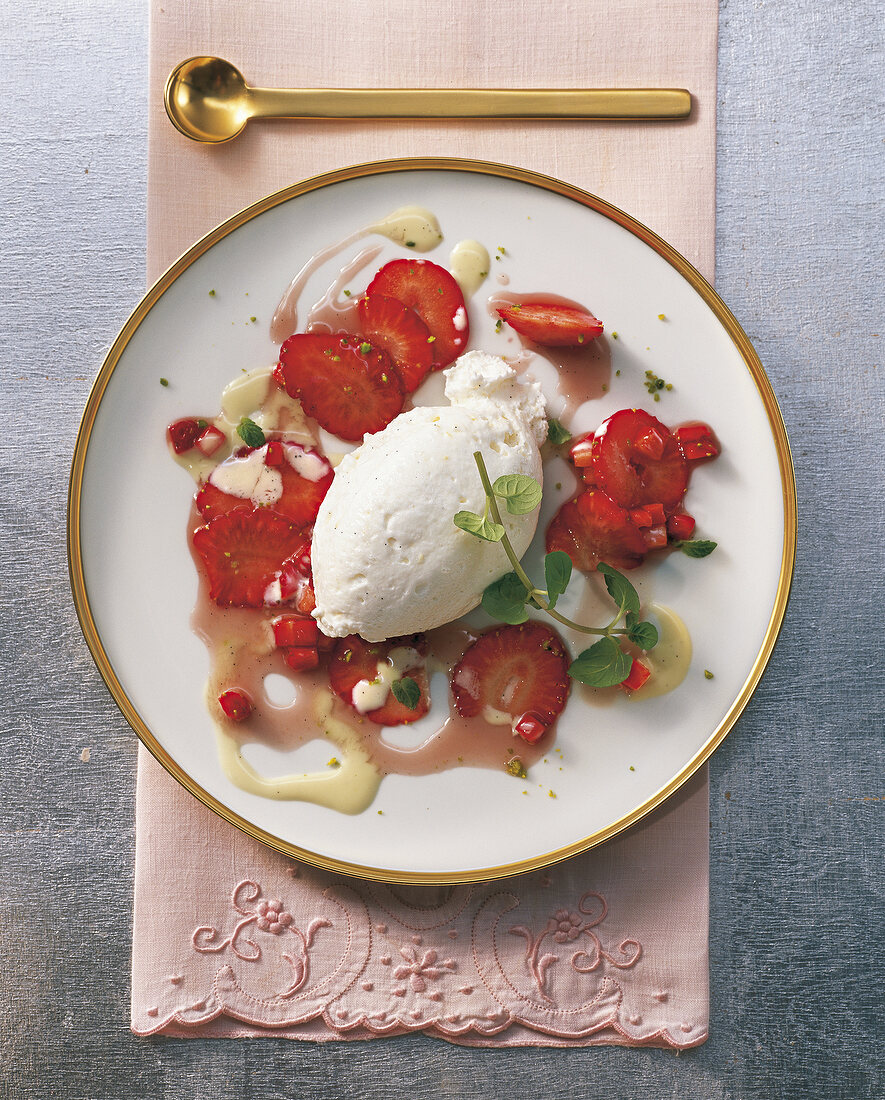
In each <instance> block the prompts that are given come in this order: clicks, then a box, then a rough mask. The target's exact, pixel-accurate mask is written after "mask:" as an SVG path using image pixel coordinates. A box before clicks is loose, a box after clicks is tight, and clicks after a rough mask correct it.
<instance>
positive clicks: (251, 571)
mask: <svg viewBox="0 0 885 1100" xmlns="http://www.w3.org/2000/svg"><path fill="white" fill-rule="evenodd" d="M193 538H194V548H195V549H196V551H197V553H198V554H199V555H200V557H201V558H202V559H203V564H204V565H205V567H206V575H207V577H208V579H209V596H210V597H211V599H213V600H214V601H215V602H216V603H217V604H218V605H219V607H263V606H264V604H265V593H266V591H267V589H268V587H269V586H270V585H271V584H272V583H273V582H274V581H277V580H278V579H279V577H280V574H281V571H282V570H283V569H284V567H285V565H286V560H287V559H288V558H290V557H291V555H293V554H295V553H296V552H297V551H298V550H299V549H300V548H301V546H302V545H303V541H304V540H303V537H302V534H301V532H300V531H299V529H298V526H297V525H296V524H294V523H292V521H291V520H288V519H285V518H284V517H283V516H281V515H278V514H277V513H276V512H272V511H271V510H270V509H269V508H255V509H254V510H253V511H251V512H247V511H233V512H227V513H226V514H224V515H221V516H216V517H215V518H214V519H211V520H210V521H209V522H208V523H207V524H206V526H205V527H199V528H197V530H196V531H194V536H193Z"/></svg>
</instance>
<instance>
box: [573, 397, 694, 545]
mask: <svg viewBox="0 0 885 1100" xmlns="http://www.w3.org/2000/svg"><path fill="white" fill-rule="evenodd" d="M593 476H594V478H595V481H596V484H597V485H598V486H599V488H600V489H602V491H603V492H604V493H607V494H608V496H610V497H611V498H612V500H613V501H614V502H615V503H616V504H619V505H620V506H621V507H622V508H642V507H643V506H645V505H646V504H651V503H660V504H663V506H664V508H665V509H667V510H668V511H669V510H671V509H672V508H674V507H675V506H676V505H677V504H678V503H679V501H680V500H681V499H682V497H683V495H684V493H685V490H686V488H687V486H688V466H687V465H686V462H685V459H684V458H683V456H682V450H681V448H680V446H679V441H678V439H677V438H676V437H675V436H674V435H673V434H672V432H670V430H669V429H668V428H667V427H666V426H665V425H664V424H662V423H661V422H660V420H657V419H656V418H655V417H653V416H652V415H651V414H650V413H647V412H644V411H643V410H642V409H621V411H620V412H616V413H614V414H613V415H612V416H610V417H609V418H608V419H607V420H606V421H604V422H603V424H602V425H601V426H600V427H599V429H598V430H597V432H596V435H595V437H594V441H593ZM610 564H611V563H610Z"/></svg>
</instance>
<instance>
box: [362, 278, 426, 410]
mask: <svg viewBox="0 0 885 1100" xmlns="http://www.w3.org/2000/svg"><path fill="white" fill-rule="evenodd" d="M359 316H360V332H361V333H362V334H363V336H365V338H366V339H367V340H368V341H369V342H370V343H372V344H377V345H378V347H380V348H383V349H384V351H386V352H387V354H388V355H389V356H390V358H391V359H392V360H393V365H394V367H395V368H396V372H397V374H398V375H399V377H400V381H401V382H402V384H403V389H404V390H405V391H406V393H414V391H415V390H416V389H417V388H418V386H420V385H421V383H422V382H423V380H424V378H425V376H426V374H427V373H428V371H429V370H430V368H431V367H432V366H433V344H434V342H435V341H431V339H430V329H429V328H428V327H427V325H425V324H424V322H423V321H422V320H421V318H420V317H419V316H418V314H417V313H416V312H415V311H414V309H410V308H409V307H408V306H407V305H404V304H403V303H402V302H400V301H397V299H396V298H387V297H386V296H385V295H383V294H367V295H365V296H364V297H363V298H361V299H360V303H359Z"/></svg>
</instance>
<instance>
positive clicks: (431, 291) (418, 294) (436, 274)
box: [366, 259, 470, 369]
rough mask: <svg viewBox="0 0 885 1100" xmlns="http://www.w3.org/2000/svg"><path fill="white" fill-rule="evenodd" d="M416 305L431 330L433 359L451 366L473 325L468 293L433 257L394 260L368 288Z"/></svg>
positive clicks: (368, 292)
mask: <svg viewBox="0 0 885 1100" xmlns="http://www.w3.org/2000/svg"><path fill="white" fill-rule="evenodd" d="M366 294H367V295H368V296H372V295H375V294H383V295H384V296H385V297H387V298H396V300H397V301H398V302H402V303H403V305H405V306H408V307H409V308H410V309H413V310H414V311H415V312H416V313H417V314H418V316H419V317H420V318H421V320H422V321H423V322H424V324H425V325H426V326H427V328H428V329H429V330H430V340H431V347H432V350H433V363H434V366H435V367H436V368H437V369H439V368H440V367H447V366H448V365H449V363H451V362H452V361H453V360H454V359H457V358H458V356H459V355H461V354H462V352H464V351H466V350H467V341H468V338H469V336H470V327H469V325H468V321H467V307H466V306H465V304H464V295H463V294H462V293H461V288H460V287H459V286H458V284H457V283H456V282H455V279H454V278H453V277H452V275H451V274H450V273H449V272H448V271H446V269H445V268H444V267H440V266H439V265H438V264H434V263H431V262H430V260H412V259H402V260H391V261H390V263H387V264H385V265H384V266H383V267H382V268H381V269H380V271H379V272H378V274H377V275H376V276H375V278H374V279H373V280H372V281H371V283H369V286H368V289H367V290H366Z"/></svg>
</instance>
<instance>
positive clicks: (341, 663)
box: [329, 634, 430, 726]
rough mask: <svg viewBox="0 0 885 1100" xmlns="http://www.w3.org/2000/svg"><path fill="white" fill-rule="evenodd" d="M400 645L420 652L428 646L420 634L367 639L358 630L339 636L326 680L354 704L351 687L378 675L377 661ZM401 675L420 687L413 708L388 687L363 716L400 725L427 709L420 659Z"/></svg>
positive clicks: (426, 688) (427, 688)
mask: <svg viewBox="0 0 885 1100" xmlns="http://www.w3.org/2000/svg"><path fill="white" fill-rule="evenodd" d="M402 646H405V647H408V648H411V649H415V650H417V651H418V652H419V653H424V652H425V651H426V648H427V644H426V642H425V641H424V638H423V636H422V635H420V634H416V635H412V636H411V637H408V638H395V639H390V640H389V641H386V642H366V641H364V640H363V639H362V638H360V637H359V635H357V634H351V635H349V636H348V637H347V638H341V639H340V640H339V641H338V642H337V643H336V645H335V649H334V650H333V652H332V660H331V663H330V664H329V683H330V685H331V687H332V690H333V691H334V692H335V694H336V695H337V696H339V698H341V699H343V700H344V702H345V703H347V704H348V705H349V706H353V689H354V688H355V687H356V686H357V684H358V683H360V681H362V680H368V681H372V680H375V679H377V677H378V665H379V664H380V663H383V662H385V661H386V660H387V658H388V657H389V655H390V653H391V652H392V650H394V649H398V648H400V647H402ZM403 677H404V678H405V677H408V678H409V679H411V680H414V681H415V683H416V684H417V685H418V687H419V689H420V691H421V696H420V699H419V700H418V705H417V706H416V707H415V709H414V710H413V709H412V708H411V707H408V706H406V705H405V703H401V702H400V701H399V700H398V699H397V698H396V696H395V695H394V694H393V691H392V690H391V692H390V694H389V695H388V696H387V699H386V701H385V702H384V703H383V704H382V705H381V706H380V707H377V708H376V709H375V710H371V711H369V712H368V713H366V714H365V715H364V717H366V718H368V719H369V721H370V722H377V724H378V725H379V726H402V725H406V724H408V723H409V722H415V721H417V719H419V718H421V717H422V716H423V715H425V714H426V713H427V711H428V710H429V709H430V686H429V683H428V679H427V670H426V669H425V667H424V665H423V663H422V664H420V665H417V666H416V667H414V668H408V669H406V670H405V672H404V673H403Z"/></svg>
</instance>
